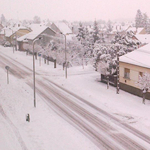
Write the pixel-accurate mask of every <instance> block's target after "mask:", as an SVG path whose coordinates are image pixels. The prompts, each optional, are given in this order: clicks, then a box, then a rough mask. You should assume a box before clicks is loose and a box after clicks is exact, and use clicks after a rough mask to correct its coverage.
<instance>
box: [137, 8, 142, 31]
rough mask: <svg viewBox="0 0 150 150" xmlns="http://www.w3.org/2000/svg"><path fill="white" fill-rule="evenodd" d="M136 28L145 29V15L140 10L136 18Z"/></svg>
mask: <svg viewBox="0 0 150 150" xmlns="http://www.w3.org/2000/svg"><path fill="white" fill-rule="evenodd" d="M135 26H136V28H140V27H143V15H142V13H141V11H140V9H138V10H137V14H136V17H135Z"/></svg>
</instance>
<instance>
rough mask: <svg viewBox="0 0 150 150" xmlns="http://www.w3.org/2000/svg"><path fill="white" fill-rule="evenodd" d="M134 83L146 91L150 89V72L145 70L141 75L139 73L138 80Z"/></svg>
mask: <svg viewBox="0 0 150 150" xmlns="http://www.w3.org/2000/svg"><path fill="white" fill-rule="evenodd" d="M136 85H137V86H138V87H139V88H140V89H141V90H143V92H145V93H146V92H147V90H148V89H150V74H149V73H147V72H146V73H143V75H142V76H141V75H139V80H138V82H136Z"/></svg>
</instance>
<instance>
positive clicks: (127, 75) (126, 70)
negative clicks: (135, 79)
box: [124, 68, 130, 79]
mask: <svg viewBox="0 0 150 150" xmlns="http://www.w3.org/2000/svg"><path fill="white" fill-rule="evenodd" d="M124 78H127V79H130V69H128V68H125V69H124Z"/></svg>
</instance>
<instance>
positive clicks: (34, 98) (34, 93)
mask: <svg viewBox="0 0 150 150" xmlns="http://www.w3.org/2000/svg"><path fill="white" fill-rule="evenodd" d="M38 40H41V37H39V38H37V39H35V40H34V41H33V43H32V44H33V94H34V107H36V94H35V59H34V44H35V42H36V41H38Z"/></svg>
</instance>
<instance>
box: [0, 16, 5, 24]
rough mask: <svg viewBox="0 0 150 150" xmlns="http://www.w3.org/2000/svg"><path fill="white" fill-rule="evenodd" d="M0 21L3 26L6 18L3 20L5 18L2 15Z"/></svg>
mask: <svg viewBox="0 0 150 150" xmlns="http://www.w3.org/2000/svg"><path fill="white" fill-rule="evenodd" d="M0 20H1V23H2V24H5V23H6V18H5V16H4V15H3V14H2V15H1V18H0Z"/></svg>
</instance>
